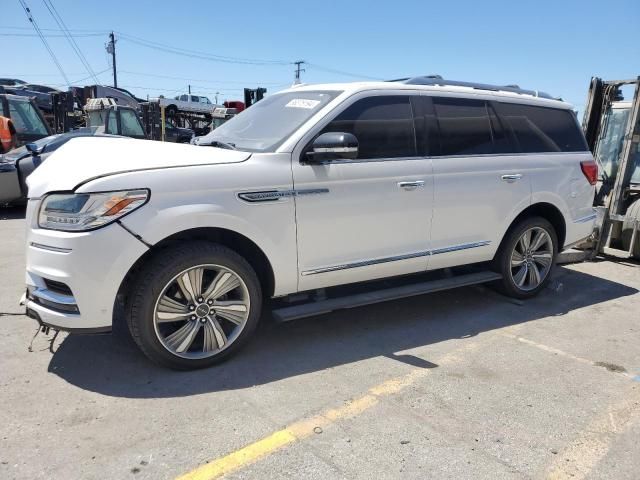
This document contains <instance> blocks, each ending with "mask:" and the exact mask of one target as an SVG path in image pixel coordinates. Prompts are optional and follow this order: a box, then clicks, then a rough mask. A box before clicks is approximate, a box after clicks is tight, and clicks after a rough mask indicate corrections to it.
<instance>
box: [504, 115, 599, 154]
mask: <svg viewBox="0 0 640 480" xmlns="http://www.w3.org/2000/svg"><path fill="white" fill-rule="evenodd" d="M495 106H496V109H497V111H498V115H500V117H502V119H503V121H504V124H505V126H506V128H509V129H510V130H511V132H512V133H513V135H514V137H515V138H516V140H517V142H518V144H519V146H520V151H522V152H525V153H536V152H584V151H586V150H588V147H587V144H586V142H585V140H584V136H583V135H582V132H581V131H580V127H578V122H577V121H576V119H575V117H574V115H573V113H572V112H570V111H569V110H563V109H557V108H547V107H536V106H532V105H518V104H515V103H496V104H495Z"/></svg>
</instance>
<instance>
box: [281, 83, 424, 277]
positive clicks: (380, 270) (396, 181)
mask: <svg viewBox="0 0 640 480" xmlns="http://www.w3.org/2000/svg"><path fill="white" fill-rule="evenodd" d="M416 98H419V97H418V95H417V94H414V95H411V94H410V93H409V92H402V93H400V92H399V93H390V92H366V93H361V94H359V95H355V96H354V97H352V98H350V99H349V100H347V101H346V102H345V104H343V106H341V108H339V109H338V111H337V112H336V113H335V114H334V115H332V116H331V117H330V118H327V119H326V121H324V122H322V123H321V124H320V125H318V126H317V127H316V128H315V129H314V130H312V131H311V132H310V133H309V135H308V136H307V137H306V138H304V139H303V140H302V142H300V143H301V145H299V146H298V147H297V148H296V150H294V156H293V162H292V168H293V181H294V188H295V192H296V196H295V197H294V198H295V203H296V222H297V237H298V265H299V271H300V276H299V289H300V290H308V289H312V288H319V287H324V286H329V285H340V284H345V283H352V282H359V281H365V280H371V279H374V278H380V277H388V276H393V275H400V274H405V273H411V272H416V271H422V270H426V268H427V264H428V250H429V231H430V224H431V209H432V202H433V186H432V176H431V159H429V158H427V157H426V156H425V155H424V153H423V151H422V145H421V143H420V142H421V135H420V134H419V135H418V138H416V128H415V125H414V118H413V112H414V110H415V109H414V106H415V105H414V100H415V99H416ZM325 132H347V133H352V134H354V135H355V136H356V138H357V139H358V142H359V156H358V158H357V159H356V160H335V161H330V162H327V163H326V164H320V165H319V164H308V163H305V158H306V157H305V156H304V152H305V151H306V149H307V148H309V145H310V144H311V142H312V141H313V139H314V138H316V137H317V136H318V135H320V134H321V133H325Z"/></svg>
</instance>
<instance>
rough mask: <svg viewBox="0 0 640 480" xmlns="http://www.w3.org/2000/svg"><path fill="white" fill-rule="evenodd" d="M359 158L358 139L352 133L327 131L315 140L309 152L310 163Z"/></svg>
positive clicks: (308, 159)
mask: <svg viewBox="0 0 640 480" xmlns="http://www.w3.org/2000/svg"><path fill="white" fill-rule="evenodd" d="M356 158H358V139H357V138H356V137H355V135H353V134H351V133H343V132H327V133H323V134H322V135H320V136H319V137H318V138H316V139H315V140H314V141H313V144H312V145H311V150H310V151H308V152H307V161H308V162H309V163H322V162H326V161H329V160H355V159H356Z"/></svg>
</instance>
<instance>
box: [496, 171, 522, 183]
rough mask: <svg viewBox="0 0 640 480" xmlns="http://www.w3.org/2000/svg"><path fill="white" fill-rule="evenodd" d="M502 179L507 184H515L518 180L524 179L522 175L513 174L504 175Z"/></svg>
mask: <svg viewBox="0 0 640 480" xmlns="http://www.w3.org/2000/svg"><path fill="white" fill-rule="evenodd" d="M500 178H501V179H502V180H504V181H505V182H509V183H513V182H515V181H516V180H520V179H521V178H522V174H521V173H512V174H508V175H502V176H501V177H500Z"/></svg>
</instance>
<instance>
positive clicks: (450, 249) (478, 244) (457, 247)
mask: <svg viewBox="0 0 640 480" xmlns="http://www.w3.org/2000/svg"><path fill="white" fill-rule="evenodd" d="M490 243H491V240H483V241H482V242H472V243H463V244H461V245H452V246H450V247H443V248H436V249H435V250H431V255H440V254H441V253H449V252H457V251H458V250H466V249H468V248H478V247H485V246H487V245H489V244H490Z"/></svg>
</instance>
